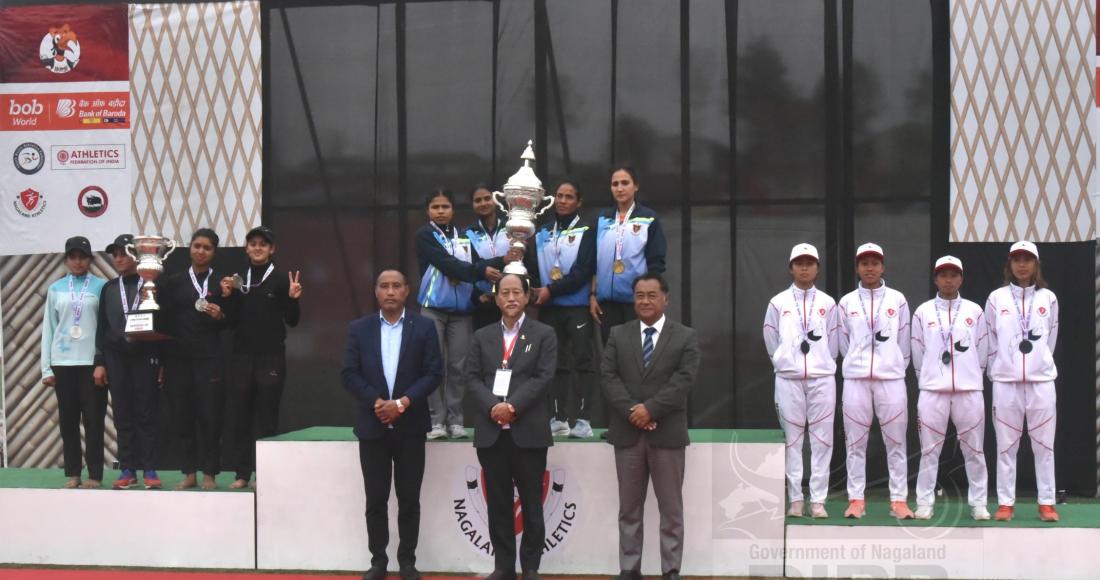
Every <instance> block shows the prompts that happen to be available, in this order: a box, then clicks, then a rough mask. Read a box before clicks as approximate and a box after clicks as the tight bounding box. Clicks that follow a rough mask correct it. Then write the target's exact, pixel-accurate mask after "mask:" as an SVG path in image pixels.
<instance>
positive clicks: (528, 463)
mask: <svg viewBox="0 0 1100 580" xmlns="http://www.w3.org/2000/svg"><path fill="white" fill-rule="evenodd" d="M477 459H478V461H479V462H480V463H481V468H482V469H483V470H484V471H485V499H486V504H487V507H488V510H489V540H490V541H491V542H492V544H493V552H495V554H496V561H495V566H494V567H495V568H496V569H497V570H502V571H504V572H507V573H509V574H511V573H514V571H515V569H516V530H515V516H514V515H513V513H514V512H513V511H512V510H513V506H514V505H515V499H514V498H515V495H514V494H513V485H514V486H515V488H514V489H515V490H517V491H518V492H519V502H520V508H521V509H522V511H523V539H522V540H521V541H520V546H519V564H520V569H521V570H523V571H525V572H526V571H528V570H530V571H535V570H538V569H539V563H540V562H541V560H542V548H543V544H544V543H545V541H546V524H545V522H544V521H543V518H542V478H543V473H545V472H546V448H545V447H538V448H534V449H522V448H520V447H517V446H516V443H515V441H513V440H512V434H511V433H510V432H509V431H508V430H507V429H505V430H502V431H501V432H500V437H499V438H498V439H497V441H496V443H494V444H493V446H492V447H481V448H478V450H477Z"/></svg>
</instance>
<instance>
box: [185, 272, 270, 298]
mask: <svg viewBox="0 0 1100 580" xmlns="http://www.w3.org/2000/svg"><path fill="white" fill-rule="evenodd" d="M273 266H274V264H272V265H271V266H268V273H270V272H271V268H272V267H273ZM187 273H188V274H189V275H190V276H191V285H192V286H194V287H195V292H198V293H199V298H206V296H207V294H209V290H208V289H209V288H210V278H212V277H213V276H214V269H213V268H211V269H209V270H207V271H206V279H205V280H203V281H202V286H201V287H200V286H199V279H198V278H196V277H195V268H194V267H193V266H192V267H190V268H188V269H187ZM248 273H249V275H251V274H252V268H249V269H248ZM266 279H267V274H264V280H266ZM263 283H264V282H263V280H260V284H263Z"/></svg>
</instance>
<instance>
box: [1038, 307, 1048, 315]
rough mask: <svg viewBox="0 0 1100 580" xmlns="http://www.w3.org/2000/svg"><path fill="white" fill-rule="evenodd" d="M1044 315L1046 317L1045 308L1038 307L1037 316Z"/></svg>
mask: <svg viewBox="0 0 1100 580" xmlns="http://www.w3.org/2000/svg"><path fill="white" fill-rule="evenodd" d="M1046 315H1047V309H1046V307H1045V306H1040V307H1039V316H1046Z"/></svg>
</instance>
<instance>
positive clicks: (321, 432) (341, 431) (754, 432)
mask: <svg viewBox="0 0 1100 580" xmlns="http://www.w3.org/2000/svg"><path fill="white" fill-rule="evenodd" d="M593 431H595V434H594V435H593V436H592V437H591V438H589V439H570V438H569V437H555V438H554V441H557V442H569V443H602V442H604V440H603V439H600V433H602V432H603V431H604V429H594V430H593ZM466 433H467V434H468V437H466V438H464V439H436V440H434V441H429V443H441V444H442V443H466V444H469V443H471V442H472V441H473V436H474V430H473V429H467V430H466ZM688 433H689V434H690V435H691V442H692V443H783V432H782V431H780V430H779V429H691V430H690V431H688ZM355 440H356V439H355V435H354V434H353V433H352V432H351V427H310V428H308V429H302V430H300V431H291V432H290V433H284V434H282V435H276V436H275V437H269V438H267V439H264V441H355Z"/></svg>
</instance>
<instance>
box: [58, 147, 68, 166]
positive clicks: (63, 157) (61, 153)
mask: <svg viewBox="0 0 1100 580" xmlns="http://www.w3.org/2000/svg"><path fill="white" fill-rule="evenodd" d="M57 161H58V162H59V163H68V162H69V152H68V151H66V150H64V149H59V150H58V151H57Z"/></svg>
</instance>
